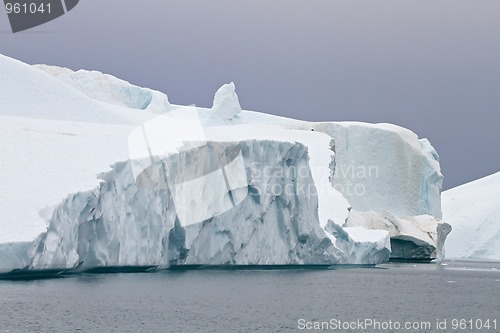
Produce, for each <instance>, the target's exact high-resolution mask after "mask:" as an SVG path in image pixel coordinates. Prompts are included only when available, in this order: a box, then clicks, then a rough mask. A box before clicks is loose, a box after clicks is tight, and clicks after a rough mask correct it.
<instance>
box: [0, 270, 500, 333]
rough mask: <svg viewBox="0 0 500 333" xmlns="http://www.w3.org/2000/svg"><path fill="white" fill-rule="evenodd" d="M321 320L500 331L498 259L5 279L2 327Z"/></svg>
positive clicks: (329, 326) (281, 325) (123, 328)
mask: <svg viewBox="0 0 500 333" xmlns="http://www.w3.org/2000/svg"><path fill="white" fill-rule="evenodd" d="M370 320H371V323H372V326H366V325H365V326H363V325H361V326H359V325H360V323H361V324H363V323H370ZM458 320H462V322H459V321H458ZM471 320H472V321H471ZM495 320H496V322H495V324H496V327H495V326H494V325H493V324H494V321H495ZM389 321H390V322H391V323H392V324H391V326H392V328H391V327H389ZM487 321H488V322H487ZM377 323H378V325H379V326H374V325H376V324H377ZM426 323H429V324H426ZM396 324H398V325H413V326H412V327H413V329H411V330H408V329H404V326H398V325H396ZM455 324H456V325H455ZM460 324H462V328H461V327H460ZM315 325H316V326H315ZM317 325H323V326H321V327H320V328H322V329H323V331H332V332H371V331H376V332H403V331H413V332H500V327H499V326H500V263H481V262H446V263H445V264H444V265H441V264H434V263H430V264H397V263H392V264H384V265H379V266H376V267H371V268H362V267H359V268H357V267H356V268H352V267H350V268H336V269H272V270H261V269H250V270H221V269H213V270H210V269H208V270H178V271H160V272H154V273H128V274H123V273H120V274H81V275H72V276H67V277H64V278H57V279H43V280H30V281H0V333H4V332H300V331H317V330H308V328H314V327H316V328H318V327H319V326H317ZM342 325H344V326H342ZM345 325H349V327H347V326H345ZM429 325H430V326H429ZM439 325H440V326H439ZM464 325H465V326H467V327H466V328H463V327H464ZM395 326H397V327H401V328H400V329H395V328H394V327H395ZM479 326H481V329H478V328H479ZM485 326H490V327H489V329H488V328H486V327H485ZM408 327H409V326H408Z"/></svg>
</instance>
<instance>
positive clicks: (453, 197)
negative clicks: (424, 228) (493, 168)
mask: <svg viewBox="0 0 500 333" xmlns="http://www.w3.org/2000/svg"><path fill="white" fill-rule="evenodd" d="M443 219H444V220H445V221H446V222H448V223H450V224H451V226H452V227H453V232H452V233H451V234H450V236H449V239H448V240H447V242H446V255H447V257H449V258H454V259H482V260H500V172H499V173H495V174H493V175H490V176H488V177H484V178H481V179H479V180H476V181H473V182H470V183H467V184H464V185H461V186H458V187H455V188H452V189H450V190H447V191H445V192H443Z"/></svg>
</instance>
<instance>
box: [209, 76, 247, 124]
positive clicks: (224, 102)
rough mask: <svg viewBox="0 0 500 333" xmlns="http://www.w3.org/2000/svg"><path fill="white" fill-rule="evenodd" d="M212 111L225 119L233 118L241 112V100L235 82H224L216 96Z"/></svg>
mask: <svg viewBox="0 0 500 333" xmlns="http://www.w3.org/2000/svg"><path fill="white" fill-rule="evenodd" d="M212 112H213V114H214V115H217V116H218V117H220V118H223V119H232V118H234V116H236V115H237V114H238V113H240V112H241V106H240V102H239V100H238V95H237V94H236V87H235V85H234V83H233V82H231V83H228V84H224V85H223V86H222V87H220V88H219V90H217V92H216V93H215V96H214V104H213V106H212Z"/></svg>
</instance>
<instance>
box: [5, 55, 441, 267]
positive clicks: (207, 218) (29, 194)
mask: <svg viewBox="0 0 500 333" xmlns="http://www.w3.org/2000/svg"><path fill="white" fill-rule="evenodd" d="M0 138H1V141H0V142H1V145H2V150H1V152H0V155H1V156H0V157H1V159H0V163H1V164H0V169H1V171H2V172H1V173H0V185H1V190H0V199H1V200H0V202H1V205H2V206H1V209H0V271H8V270H11V269H15V268H30V269H52V268H57V269H59V268H76V267H80V268H92V267H97V266H123V265H132V266H136V265H139V266H149V265H152V266H161V267H168V266H169V265H171V264H317V263H321V264H333V263H372V264H373V263H379V262H383V261H386V260H387V259H388V257H389V254H390V244H389V233H388V231H387V230H371V229H368V228H364V227H362V226H353V227H347V226H346V225H345V223H346V221H348V219H349V218H350V213H349V211H350V210H351V209H353V208H354V209H356V210H358V211H373V212H375V213H374V214H375V215H374V216H378V215H377V214H380V213H378V212H376V211H377V210H382V209H384V210H387V211H389V212H391V213H392V214H394V215H395V216H398V217H401V216H402V215H404V216H416V215H422V214H430V215H434V216H436V217H440V214H441V212H440V204H439V193H438V192H439V189H440V186H441V180H442V179H441V178H442V176H441V174H440V172H439V163H438V158H437V154H436V153H435V151H434V150H433V148H432V146H430V144H428V141H426V140H419V139H418V138H417V136H416V135H415V134H413V133H412V132H410V131H408V130H405V129H402V128H399V127H397V126H393V125H371V124H361V123H321V124H313V123H309V122H303V121H298V120H293V119H286V118H282V117H276V116H271V115H265V114H261V113H257V112H250V111H243V110H241V107H240V105H239V102H238V97H237V95H236V92H235V88H234V84H232V83H231V84H228V85H224V86H223V87H221V88H220V89H219V90H218V91H217V93H216V95H215V97H214V105H213V107H212V108H211V109H206V108H193V107H183V106H176V105H171V104H170V103H169V102H168V98H167V96H166V95H164V94H162V93H160V92H156V91H152V90H149V89H145V88H140V87H136V86H133V85H131V84H129V83H128V82H125V81H123V80H119V79H116V78H114V77H112V76H109V75H105V74H102V73H100V72H89V71H84V70H80V71H76V72H74V71H71V70H69V69H64V68H59V67H51V66H44V65H38V66H36V67H33V66H28V65H26V64H23V63H21V62H19V61H16V60H13V59H10V58H7V57H4V56H0ZM367 139H368V140H372V141H369V142H370V144H368V145H365V146H366V147H364V148H359V146H360V145H364V143H365V141H366V140H367ZM386 151H389V153H384V152H386ZM401 156H402V157H401ZM404 159H408V160H409V161H410V162H405V161H404ZM351 164H354V165H357V166H363V167H365V168H369V167H376V168H378V171H377V173H376V174H368V175H367V174H364V175H361V174H359V173H356V174H355V175H354V177H353V176H351V175H350V173H349V172H346V171H345V170H348V169H349V166H350V165H351ZM380 170H382V171H380ZM97 175H99V176H97ZM165 177H166V178H165ZM347 177H350V180H354V181H355V185H358V187H359V188H363V190H364V191H365V192H364V193H363V194H359V193H355V195H354V196H353V195H352V194H351V193H350V192H348V191H347V189H346V188H345V187H342V186H340V185H345V179H346V178H347ZM163 178H165V179H164V182H160V181H159V180H160V179H163ZM388 182H389V184H387V183H388ZM304 189H306V190H304ZM379 190H381V191H382V192H381V193H382V195H380V194H377V193H378V192H379ZM186 194H187V195H186ZM417 237H418V236H417Z"/></svg>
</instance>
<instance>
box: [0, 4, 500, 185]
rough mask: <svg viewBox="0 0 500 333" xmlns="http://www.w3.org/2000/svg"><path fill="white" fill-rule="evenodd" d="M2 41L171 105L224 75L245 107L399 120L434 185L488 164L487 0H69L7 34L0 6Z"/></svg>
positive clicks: (496, 25) (493, 146) (493, 121)
mask: <svg viewBox="0 0 500 333" xmlns="http://www.w3.org/2000/svg"><path fill="white" fill-rule="evenodd" d="M0 53H2V54H5V55H8V56H11V57H14V58H17V59H20V60H22V61H24V62H28V63H47V64H52V65H60V66H66V67H70V68H72V69H80V68H84V69H96V70H100V71H102V72H105V73H109V74H113V75H115V76H118V77H120V78H122V79H125V80H127V81H130V82H131V83H134V84H137V85H140V86H146V87H150V88H154V89H157V90H161V91H163V92H165V93H166V94H167V95H168V96H169V99H170V101H171V102H173V103H177V104H191V103H194V104H196V105H200V106H211V104H212V99H213V94H214V92H215V91H216V90H217V88H218V87H219V86H221V85H222V84H223V83H227V82H230V81H234V82H235V84H236V89H237V92H238V95H239V97H240V102H241V104H242V107H243V108H244V109H249V110H258V111H262V112H266V113H272V114H277V115H282V116H287V117H293V118H300V119H306V120H315V121H316V120H335V121H340V120H358V121H367V122H375V123H376V122H390V123H394V124H398V125H401V126H404V127H407V128H410V129H411V130H413V131H415V132H416V133H417V134H418V135H419V136H420V137H427V138H429V139H430V140H431V142H432V143H433V145H434V146H435V147H436V149H437V150H438V152H439V154H440V156H441V167H442V170H443V173H444V175H445V185H444V187H445V188H450V187H453V186H456V185H459V184H462V183H465V182H468V181H471V180H474V179H477V178H480V177H483V176H486V175H488V174H491V173H494V172H497V171H500V150H499V146H500V130H499V126H500V1H498V0H432V1H431V0H406V1H398V0H363V1H359V0H343V1H337V0H327V1H322V0H302V1H296V0H268V1H262V0H252V1H247V0H240V1H234V0H224V1H220V0H213V1H192V0H182V1H160V0H141V1H126V0H81V1H80V4H79V5H78V6H77V7H75V9H73V10H72V11H71V12H69V13H68V14H66V15H64V16H63V17H61V18H59V19H57V20H55V21H52V22H50V23H48V24H45V25H43V26H40V27H38V28H35V29H33V30H30V31H27V32H23V33H18V34H12V33H11V32H10V27H9V25H8V21H7V15H6V14H5V12H0Z"/></svg>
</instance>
